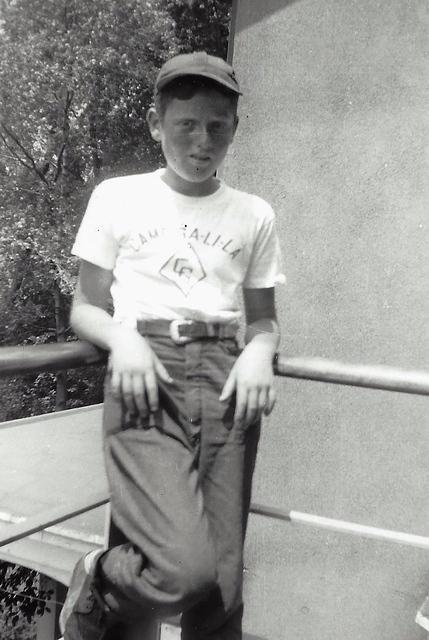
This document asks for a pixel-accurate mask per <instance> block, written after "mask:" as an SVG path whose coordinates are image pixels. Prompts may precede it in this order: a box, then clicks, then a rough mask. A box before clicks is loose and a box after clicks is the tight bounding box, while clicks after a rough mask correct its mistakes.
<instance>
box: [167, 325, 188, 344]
mask: <svg viewBox="0 0 429 640" xmlns="http://www.w3.org/2000/svg"><path fill="white" fill-rule="evenodd" d="M190 324H193V321H192V320H172V321H171V322H170V338H171V339H172V340H173V342H174V343H175V344H187V343H188V342H191V341H192V338H191V336H181V335H180V327H181V326H183V325H190Z"/></svg>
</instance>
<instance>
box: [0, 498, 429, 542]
mask: <svg viewBox="0 0 429 640" xmlns="http://www.w3.org/2000/svg"><path fill="white" fill-rule="evenodd" d="M108 502H109V498H108V496H107V494H106V493H105V492H100V493H97V494H95V495H93V496H91V497H90V498H89V499H88V500H87V501H86V502H85V504H82V502H79V503H76V504H74V505H73V504H71V505H69V506H68V507H67V508H65V507H60V508H58V507H56V508H54V509H51V510H50V511H47V512H45V513H42V514H38V515H37V516H32V517H31V518H27V519H26V520H23V521H22V522H18V523H16V524H13V525H6V526H5V527H4V528H2V529H4V530H3V531H2V530H0V547H1V546H4V545H7V544H11V543H12V542H16V541H17V540H20V539H22V538H25V537H27V536H29V535H31V534H33V533H37V532H38V531H42V530H43V529H47V528H48V527H52V526H53V525H55V524H58V523H60V522H64V521H65V520H69V519H70V518H74V517H75V516H78V515H80V514H81V513H85V512H86V511H91V510H92V509H95V508H96V507H100V506H102V505H104V504H107V503H108ZM250 512H251V513H254V514H255V515H260V516H265V517H267V518H273V519H275V520H282V521H285V522H289V523H292V524H302V525H307V526H311V527H315V528H318V529H328V530H330V531H335V532H337V533H346V534H350V535H354V536H358V537H364V538H372V539H375V540H384V541H386V542H394V543H397V544H402V545H404V546H408V547H418V548H419V549H429V537H426V536H420V535H415V534H413V533H405V532H403V531H394V530H391V529H381V528H378V527H371V526H367V525H363V524H357V523H355V522H348V521H346V520H336V519H334V518H325V517H324V516H318V515H314V514H311V513H302V512H300V511H285V510H284V509H278V508H275V507H268V506H266V505H261V504H256V503H252V505H251V507H250Z"/></svg>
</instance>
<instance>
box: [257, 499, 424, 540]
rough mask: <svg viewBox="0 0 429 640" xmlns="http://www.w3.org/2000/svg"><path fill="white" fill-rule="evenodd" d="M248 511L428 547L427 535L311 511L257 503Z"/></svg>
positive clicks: (292, 521)
mask: <svg viewBox="0 0 429 640" xmlns="http://www.w3.org/2000/svg"><path fill="white" fill-rule="evenodd" d="M250 511H251V513H254V514H257V515H261V516H266V517H267V518H275V519H277V520H283V521H286V522H291V523H292V524H302V525H308V526H310V527H316V528H318V529H329V530H330V531H336V532H338V533H348V534H351V535H354V536H359V537H363V538H372V539H375V540H385V541H386V542H395V543H397V544H402V545H405V546H408V547H418V548H419V549H429V537H427V536H418V535H415V534H413V533H405V532H403V531H393V530H391V529H380V528H378V527H370V526H367V525H363V524H357V523H355V522H347V521H346V520H335V519H334V518H325V517H323V516H317V515H313V514H311V513H301V512H300V511H284V510H282V509H276V508H273V507H266V506H265V505H259V504H252V506H251V508H250Z"/></svg>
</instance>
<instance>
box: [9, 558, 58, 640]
mask: <svg viewBox="0 0 429 640" xmlns="http://www.w3.org/2000/svg"><path fill="white" fill-rule="evenodd" d="M0 585H7V586H6V587H5V588H3V587H2V588H1V589H0V594H1V598H0V614H1V624H2V627H3V629H1V631H2V636H1V637H2V638H4V639H5V640H6V634H7V638H8V640H25V638H26V637H29V636H30V634H31V630H30V629H29V628H28V626H27V625H26V623H30V622H31V621H32V620H33V619H34V616H36V615H42V614H43V613H44V611H45V610H47V611H49V607H47V605H46V601H47V600H49V599H50V597H51V596H52V591H50V590H46V589H44V588H43V587H42V585H41V581H40V576H39V575H38V574H37V572H36V571H29V570H28V569H25V568H24V567H19V566H15V565H13V564H10V563H8V562H0Z"/></svg>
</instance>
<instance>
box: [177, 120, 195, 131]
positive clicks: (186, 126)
mask: <svg viewBox="0 0 429 640" xmlns="http://www.w3.org/2000/svg"><path fill="white" fill-rule="evenodd" d="M193 126H194V123H193V122H192V120H182V122H179V129H181V130H182V131H192V128H193Z"/></svg>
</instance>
